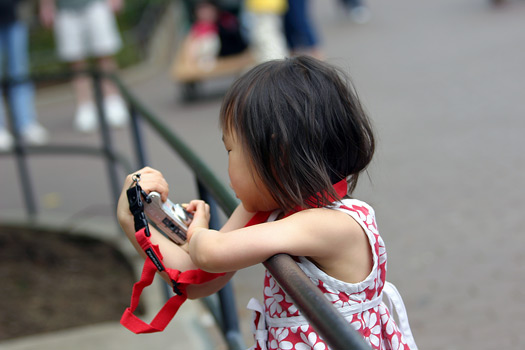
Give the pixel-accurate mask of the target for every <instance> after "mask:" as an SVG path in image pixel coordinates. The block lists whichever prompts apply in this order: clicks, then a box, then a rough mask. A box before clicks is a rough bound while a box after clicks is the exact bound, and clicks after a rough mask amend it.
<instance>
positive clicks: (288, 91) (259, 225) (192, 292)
mask: <svg viewBox="0 0 525 350" xmlns="http://www.w3.org/2000/svg"><path fill="white" fill-rule="evenodd" d="M220 125H221V127H222V131H223V141H224V146H225V148H226V151H227V152H228V157H229V167H228V172H229V177H230V182H231V183H230V185H231V187H232V189H233V190H234V192H235V194H236V196H237V197H238V198H239V200H240V204H239V206H238V207H237V209H236V210H235V211H234V213H233V214H232V215H231V217H230V218H229V220H228V221H227V222H226V224H225V225H224V227H223V228H222V229H221V230H220V231H215V230H210V229H209V228H208V222H209V207H208V205H207V204H206V203H204V202H203V201H200V200H194V201H192V202H191V203H189V204H188V205H187V208H186V209H187V210H188V211H191V212H193V213H194V219H193V222H192V223H191V225H190V227H189V231H188V241H187V243H186V244H185V245H183V246H178V245H176V244H174V243H172V242H171V241H169V240H168V239H166V238H165V237H164V236H162V235H161V234H159V233H158V232H157V231H155V230H153V229H152V236H151V237H152V242H154V243H155V244H159V246H160V250H161V251H162V255H163V256H164V263H165V265H166V266H169V267H172V268H176V269H178V270H180V271H185V270H189V269H195V268H200V269H202V270H205V271H208V272H221V273H226V274H224V275H223V276H221V277H219V278H217V279H214V280H212V281H211V282H208V283H206V284H203V285H199V286H191V287H189V288H188V290H187V293H188V297H190V298H196V297H201V296H204V295H208V294H210V293H213V292H215V291H217V290H218V289H219V288H220V287H222V286H223V285H224V284H225V283H226V282H227V281H228V280H229V279H230V278H231V277H232V275H233V273H234V272H235V271H236V270H238V269H242V268H244V267H248V266H251V265H254V264H258V263H261V262H264V261H265V260H267V259H268V258H270V257H271V256H273V255H275V254H278V253H287V254H289V255H291V256H293V257H295V260H296V261H297V263H298V264H299V266H300V267H301V269H302V270H303V271H304V272H305V273H306V275H307V276H309V277H310V279H311V280H312V282H313V283H314V284H315V285H317V286H318V287H319V289H320V290H321V291H322V292H323V293H324V294H325V295H326V297H327V298H328V299H329V300H330V301H331V302H332V303H333V305H334V307H336V308H337V309H338V310H339V311H340V312H341V313H342V314H343V316H344V317H345V318H346V319H347V320H348V322H349V323H350V324H351V325H352V326H353V327H354V329H355V330H357V332H359V333H360V334H361V335H362V336H363V337H364V338H365V340H367V341H368V342H369V344H370V345H371V346H372V348H373V349H415V348H416V346H415V344H414V342H413V339H412V337H411V334H410V331H409V329H407V332H405V333H406V334H404V335H403V332H401V331H400V329H399V328H398V326H397V325H396V323H395V321H394V319H393V317H392V315H391V313H390V311H389V309H388V308H387V306H386V305H385V304H384V303H383V302H382V296H383V294H384V292H386V291H387V290H391V289H392V288H391V285H390V284H388V283H386V281H385V274H386V252H385V247H384V243H383V240H382V239H381V237H380V236H379V233H378V231H377V226H376V222H375V216H374V210H373V209H372V208H371V207H370V206H369V205H368V204H366V203H364V202H362V201H359V200H357V199H352V198H351V197H350V194H351V193H352V190H353V189H354V188H355V186H356V184H357V180H358V177H359V174H360V173H361V172H362V171H363V170H365V168H366V167H367V165H368V164H369V163H370V161H371V159H372V155H373V153H374V136H373V134H372V129H371V126H370V122H369V120H368V118H367V116H366V114H365V112H364V111H363V108H362V107H361V105H360V103H359V100H358V99H357V97H356V95H355V93H354V92H353V90H352V89H350V88H349V87H348V85H347V83H346V81H345V80H344V79H342V74H341V73H340V72H339V71H337V70H336V69H335V68H333V67H331V66H330V65H328V64H326V63H323V62H320V61H317V60H315V59H313V58H308V57H295V58H290V59H285V60H278V61H270V62H267V63H263V64H261V65H259V66H257V67H255V68H253V69H252V70H251V71H249V72H248V73H246V74H245V75H244V76H242V77H241V78H240V79H239V80H238V81H237V82H235V83H234V85H233V86H232V87H231V88H230V90H229V92H228V93H227V95H226V96H225V99H224V102H223V105H222V108H221V113H220ZM140 174H141V180H140V185H141V187H142V188H143V189H144V190H145V191H146V193H149V192H150V191H157V192H159V193H161V195H162V199H163V200H166V198H167V197H168V184H167V183H166V180H165V179H164V178H163V176H162V174H161V173H160V172H158V171H156V170H154V169H151V168H144V169H142V170H140ZM132 184H133V180H132V175H129V176H128V177H127V179H126V183H125V185H124V191H123V196H122V197H121V200H120V202H119V207H118V217H119V221H120V224H121V226H122V228H123V229H124V231H125V232H126V233H127V234H128V236H129V237H130V240H131V241H132V242H133V243H134V244H135V246H136V248H137V250H138V251H139V252H141V253H142V254H144V253H143V252H142V249H141V248H140V247H139V246H138V244H137V242H136V240H135V236H134V233H135V230H134V227H133V219H132V216H131V214H130V211H129V209H128V202H127V200H126V197H125V192H126V190H127V189H128V188H129V187H130V186H132ZM264 285H265V288H264V299H265V300H264V308H263V307H262V306H261V305H260V304H258V303H256V302H254V301H252V302H250V305H249V306H250V308H252V309H254V310H255V312H259V313H264V317H255V319H257V320H259V321H261V320H262V322H258V324H257V325H256V326H257V327H259V330H263V332H255V334H257V337H256V345H255V347H254V349H285V348H286V349H291V348H294V349H310V348H314V346H315V349H325V345H326V344H325V343H324V342H323V340H322V339H320V338H319V336H318V335H317V334H316V332H315V330H314V329H313V328H312V327H311V326H310V325H309V324H308V322H307V321H306V320H305V319H304V318H303V317H302V316H300V314H299V311H298V310H297V308H296V307H295V306H294V305H293V304H292V302H291V301H290V299H289V297H288V296H286V295H285V293H284V292H283V290H282V289H281V288H280V287H279V286H278V285H277V283H276V282H275V280H274V279H273V278H272V276H271V275H270V274H269V273H268V272H267V273H266V275H265V282H264ZM405 323H406V320H404V321H403V324H405ZM407 325H408V323H407ZM260 328H263V329H260ZM264 331H267V332H264ZM261 335H263V336H262V337H261ZM294 346H295V347H294Z"/></svg>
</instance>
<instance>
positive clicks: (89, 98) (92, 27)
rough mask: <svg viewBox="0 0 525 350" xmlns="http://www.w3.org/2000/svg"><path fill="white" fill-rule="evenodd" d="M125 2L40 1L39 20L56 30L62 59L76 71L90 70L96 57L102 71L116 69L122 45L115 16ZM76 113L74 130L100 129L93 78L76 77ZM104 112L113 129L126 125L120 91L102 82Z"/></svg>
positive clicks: (85, 76) (74, 79)
mask: <svg viewBox="0 0 525 350" xmlns="http://www.w3.org/2000/svg"><path fill="white" fill-rule="evenodd" d="M122 6H123V0H40V19H41V21H42V23H43V25H44V26H46V27H51V26H53V27H54V32H55V41H56V45H57V50H58V55H59V57H60V59H62V60H63V61H65V62H68V63H70V64H71V68H72V69H73V70H74V71H77V72H78V71H83V70H85V69H87V68H88V67H89V59H90V58H94V59H95V61H96V64H97V66H98V68H99V69H101V70H102V71H105V72H114V71H116V70H117V68H118V67H117V63H116V61H115V59H114V57H113V56H114V55H115V54H116V53H117V52H118V50H119V49H120V48H121V46H122V40H121V37H120V33H119V31H118V28H117V24H116V19H115V15H114V13H116V12H118V11H120V10H121V9H122ZM73 86H74V90H75V94H76V102H77V110H76V113H75V119H74V127H75V128H76V129H77V130H79V131H82V132H91V131H94V130H96V129H97V127H98V118H97V110H96V105H95V103H94V96H93V88H92V86H91V80H90V78H89V77H88V76H87V75H85V74H76V75H75V77H74V78H73ZM102 88H103V94H104V110H105V114H106V117H107V121H108V124H109V125H110V126H114V127H118V126H123V125H125V124H126V123H127V121H128V119H129V115H128V110H127V108H126V104H125V102H124V100H123V99H122V98H121V96H120V95H119V93H118V90H117V88H116V87H115V86H114V84H113V83H112V82H111V81H109V80H108V79H104V80H103V86H102Z"/></svg>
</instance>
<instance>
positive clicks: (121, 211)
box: [117, 167, 169, 231]
mask: <svg viewBox="0 0 525 350" xmlns="http://www.w3.org/2000/svg"><path fill="white" fill-rule="evenodd" d="M136 174H140V181H139V185H140V187H141V188H142V189H143V190H144V191H145V192H146V193H147V194H149V193H150V192H153V191H155V192H158V193H159V194H160V196H161V199H162V201H166V200H167V199H168V194H169V186H168V182H167V181H166V179H164V176H162V173H161V172H160V171H158V170H155V169H153V168H150V167H145V168H142V169H140V170H138V171H136V172H134V173H133V174H129V175H128V176H127V177H126V180H125V181H124V186H123V187H122V192H121V194H120V198H119V201H118V206H117V217H118V220H119V223H120V225H121V226H122V228H123V229H124V230H125V231H127V228H128V227H129V228H130V229H131V230H133V217H132V215H131V212H130V211H129V204H128V196H127V194H126V192H127V190H128V189H129V188H130V186H132V185H133V183H134V181H133V178H134V176H135V175H136Z"/></svg>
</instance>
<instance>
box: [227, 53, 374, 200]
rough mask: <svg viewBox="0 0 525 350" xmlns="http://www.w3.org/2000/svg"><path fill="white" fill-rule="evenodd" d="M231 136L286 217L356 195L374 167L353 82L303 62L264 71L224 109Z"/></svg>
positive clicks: (232, 93) (235, 91) (233, 92)
mask: <svg viewBox="0 0 525 350" xmlns="http://www.w3.org/2000/svg"><path fill="white" fill-rule="evenodd" d="M220 124H221V127H222V129H223V131H224V132H231V133H233V134H234V135H235V136H236V137H238V138H239V140H240V141H241V143H242V144H243V146H244V147H245V152H246V153H247V154H248V155H249V157H251V161H252V164H253V165H254V169H255V171H256V172H257V174H258V175H259V176H260V177H261V179H262V181H263V182H264V184H265V185H266V186H267V188H268V190H269V191H270V193H272V196H273V197H274V199H275V200H276V202H277V203H278V204H279V205H280V207H281V208H282V209H285V210H289V209H292V208H293V207H295V206H297V205H299V206H301V207H322V206H325V205H327V204H329V203H331V202H332V200H333V198H337V199H339V198H338V196H337V194H336V193H335V191H334V189H333V186H332V185H333V184H335V183H336V182H338V181H340V180H342V179H344V178H347V177H348V190H349V193H352V191H353V190H354V188H355V186H356V185H357V179H358V177H359V174H360V172H361V171H363V170H364V169H365V168H366V167H367V165H368V164H369V163H370V161H371V160H372V156H373V154H374V136H373V133H372V127H371V125H370V121H369V119H368V117H367V115H366V113H365V112H364V110H363V108H362V107H361V104H360V102H359V100H358V98H357V95H356V93H355V91H354V89H353V87H352V85H351V84H350V82H349V80H348V79H346V78H344V74H343V73H342V72H340V71H339V70H337V69H336V68H335V67H333V66H331V65H329V64H327V63H324V62H321V61H318V60H316V59H313V58H310V57H306V56H298V57H294V58H288V59H284V60H276V61H269V62H266V63H263V64H260V65H258V66H257V67H255V68H253V69H252V70H250V71H249V72H248V73H246V74H245V75H243V76H242V77H241V78H239V79H238V80H237V81H236V82H235V83H234V84H233V85H232V87H231V88H230V89H229V91H228V92H227V94H226V96H225V98H224V101H223V105H222V107H221V114H220Z"/></svg>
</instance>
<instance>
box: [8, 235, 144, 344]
mask: <svg viewBox="0 0 525 350" xmlns="http://www.w3.org/2000/svg"><path fill="white" fill-rule="evenodd" d="M0 281H1V283H0V310H2V312H0V324H1V325H2V326H1V327H0V340H5V339H10V338H16V337H21V336H26V335H30V334H36V333H43V332H50V331H56V330H60V329H65V328H70V327H77V326H82V325H88V324H95V323H99V322H105V321H118V320H120V317H121V315H122V313H123V312H124V310H125V308H126V307H127V306H128V305H129V298H130V295H131V287H132V285H133V283H134V276H133V270H132V267H131V266H130V264H129V263H128V261H127V260H126V259H125V258H124V256H123V255H122V254H121V253H120V252H119V251H118V250H117V249H115V248H114V247H112V246H110V245H108V244H107V243H104V242H101V241H99V240H95V239H92V238H89V237H83V236H77V235H68V234H65V233H56V232H47V231H36V230H26V229H20V228H9V227H0Z"/></svg>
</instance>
